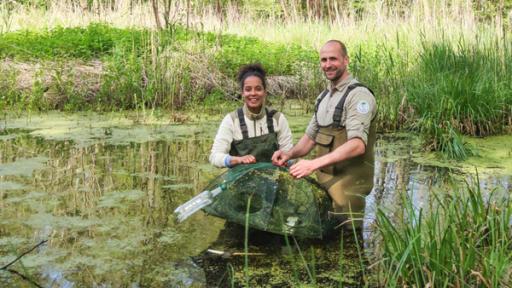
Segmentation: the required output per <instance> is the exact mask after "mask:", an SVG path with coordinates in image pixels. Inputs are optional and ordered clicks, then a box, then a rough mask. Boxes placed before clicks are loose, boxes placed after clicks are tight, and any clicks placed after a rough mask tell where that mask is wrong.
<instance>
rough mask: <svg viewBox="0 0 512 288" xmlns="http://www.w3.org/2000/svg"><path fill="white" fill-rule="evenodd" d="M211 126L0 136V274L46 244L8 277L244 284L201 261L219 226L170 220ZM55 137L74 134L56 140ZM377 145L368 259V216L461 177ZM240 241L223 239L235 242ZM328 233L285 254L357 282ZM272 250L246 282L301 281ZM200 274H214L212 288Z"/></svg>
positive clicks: (279, 250) (196, 175)
mask: <svg viewBox="0 0 512 288" xmlns="http://www.w3.org/2000/svg"><path fill="white" fill-rule="evenodd" d="M62 123H66V122H65V121H64V122H62ZM212 124H213V125H212ZM215 124H216V123H201V124H200V125H189V126H186V125H174V126H173V125H164V126H158V125H157V126H149V125H148V126H144V125H139V126H137V127H131V126H127V127H112V129H111V130H109V133H108V135H106V134H105V133H104V132H102V131H103V130H102V129H105V127H104V125H101V126H100V127H96V128H94V127H92V128H91V126H89V127H88V128H87V131H89V132H88V133H86V135H88V136H87V137H85V138H84V136H83V133H80V132H76V131H79V130H77V129H78V128H77V127H74V128H70V127H68V128H66V129H68V130H66V129H60V130H57V132H58V133H57V132H55V131H53V132H50V131H51V130H48V129H49V128H48V127H44V129H39V130H37V129H36V130H35V131H33V130H13V129H11V130H9V129H6V130H4V131H3V132H2V135H0V136H1V138H0V209H1V210H0V265H1V264H3V263H8V262H9V261H11V260H13V259H14V258H15V257H16V256H17V255H19V254H20V253H21V251H24V250H26V249H27V248H30V247H31V246H33V245H35V244H36V243H38V241H40V240H41V239H49V243H48V245H47V246H46V247H45V248H44V249H40V250H39V251H37V252H36V253H31V254H29V255H27V256H25V257H23V259H22V260H21V262H20V263H18V264H16V265H18V266H16V267H17V268H18V269H19V268H20V267H21V264H23V266H24V267H25V268H26V270H24V271H27V272H28V273H30V275H31V276H32V277H33V278H35V279H40V280H41V282H40V283H46V285H47V286H48V287H71V286H73V285H76V286H78V287H82V286H86V287H90V286H100V287H101V286H106V287H109V286H112V287H118V286H131V287H147V286H157V287H158V286H167V287H173V286H179V285H199V286H203V285H206V284H205V283H204V282H207V283H217V284H218V283H226V282H222V281H227V280H226V279H228V277H227V274H225V273H227V272H226V271H227V270H226V269H225V268H226V265H227V264H228V263H229V264H230V265H231V267H233V271H232V277H235V278H236V277H238V278H236V279H241V280H242V281H243V279H244V275H243V266H244V262H243V257H238V258H234V259H230V260H226V259H218V258H208V257H207V256H205V255H204V251H205V250H206V249H207V248H209V247H210V248H211V247H212V246H214V245H215V243H219V242H222V241H220V240H222V237H225V236H226V235H223V234H222V233H223V232H221V231H224V230H225V229H224V221H222V220H219V219H216V218H213V217H207V216H205V215H204V214H202V213H197V214H196V215H194V216H193V217H191V218H190V219H189V220H187V221H186V222H184V223H182V224H180V225H177V224H176V223H175V221H174V217H173V215H172V211H173V210H174V209H175V208H176V207H177V206H178V205H180V204H181V203H183V202H185V201H186V200H188V199H190V198H191V197H192V196H194V195H195V194H197V193H198V192H199V191H200V190H201V188H203V187H204V186H206V183H208V182H209V180H211V179H212V178H213V177H214V176H215V175H217V174H219V173H220V170H217V169H214V168H212V167H211V166H210V165H209V164H207V157H208V154H209V150H210V146H211V141H212V140H211V139H212V138H213V134H214V132H215V128H214V126H215ZM66 125H67V124H66ZM78 126H84V125H83V124H80V125H78ZM45 129H46V130H45ZM95 129H96V130H95ZM59 131H64V132H62V133H61V132H59ZM65 131H75V132H73V133H74V134H73V133H71V134H70V135H71V136H70V138H69V139H67V138H65V135H68V134H66V133H65ZM59 133H60V134H59ZM46 134H48V135H46ZM77 137H79V138H77ZM132 140H133V141H132ZM377 145H378V146H377V149H376V153H377V155H376V160H377V161H376V164H375V165H376V166H375V171H376V173H375V184H376V185H375V188H374V190H373V192H372V193H371V194H370V195H369V196H368V197H367V209H366V220H365V230H364V234H363V236H364V239H365V243H366V247H367V249H368V250H372V249H374V247H372V246H371V245H370V244H372V243H373V244H374V243H376V241H374V238H375V233H373V231H374V230H373V227H374V219H375V212H376V209H377V207H380V208H382V209H385V210H386V211H387V213H390V215H392V216H394V217H402V216H403V215H398V211H400V209H393V207H397V206H400V205H402V201H403V199H404V198H403V197H402V196H403V195H404V193H405V194H406V195H407V196H408V197H409V198H410V199H412V202H413V205H414V207H417V208H418V209H419V208H422V207H426V205H428V202H429V196H430V193H431V191H433V190H436V189H443V187H446V186H447V185H451V186H453V187H457V185H458V186H459V187H460V185H462V184H463V183H464V180H468V179H469V178H467V177H466V176H465V175H464V174H461V175H458V174H457V171H451V170H449V169H447V168H439V167H432V166H424V165H421V164H417V163H416V162H414V161H413V158H412V154H413V153H414V152H415V151H417V150H418V149H419V147H418V145H417V143H416V142H415V140H414V138H413V137H408V136H396V135H395V136H385V137H384V136H382V137H380V139H379V141H378V142H377ZM468 181H469V180H468ZM480 186H481V187H482V189H483V190H484V191H489V190H490V189H494V188H495V187H499V189H502V190H503V191H506V192H507V191H510V190H511V188H512V187H511V184H510V176H499V177H496V176H493V175H481V177H480ZM393 213H395V214H397V215H393ZM233 231H236V229H235V230H230V233H233ZM239 232H240V231H239ZM242 233H243V232H240V233H237V234H236V235H232V238H234V239H241V235H243V234H242ZM335 234H337V235H335V237H334V238H333V239H331V240H329V241H327V240H324V241H310V242H300V241H299V242H298V243H297V244H298V245H299V246H296V245H295V244H294V243H293V241H292V239H290V241H291V244H290V246H292V247H293V249H295V250H296V249H298V248H297V247H300V249H302V252H303V256H304V257H305V259H306V260H307V261H306V262H308V263H310V262H311V261H313V262H314V263H316V264H315V265H316V266H315V269H316V270H315V273H316V276H315V277H316V278H315V279H316V281H318V282H317V284H319V285H324V286H330V285H334V284H335V283H338V282H340V281H343V282H344V283H346V284H347V285H351V284H354V283H358V281H360V280H361V278H362V274H361V273H362V271H361V269H360V268H361V267H360V263H361V261H360V258H361V255H358V253H357V249H356V247H355V245H358V244H361V243H354V240H353V238H352V237H350V234H347V233H345V234H341V233H335ZM219 236H220V238H219ZM341 237H344V238H341ZM219 239H220V240H219ZM341 239H343V241H344V245H345V248H344V249H341V247H340V240H341ZM254 240H256V239H254ZM283 241H284V240H283V239H280V240H278V241H277V242H275V243H276V244H275V245H267V244H268V243H267V244H263V245H260V246H258V245H256V244H255V242H254V241H253V242H252V244H254V245H253V246H251V249H252V250H251V251H258V249H260V250H264V251H265V253H266V255H268V257H265V258H259V259H252V258H251V260H250V264H251V267H252V269H253V272H252V273H253V274H252V277H253V280H254V279H256V280H254V281H256V284H257V283H258V282H257V281H268V283H274V284H276V285H278V284H279V285H286V283H288V284H290V282H289V281H291V278H293V277H290V275H291V274H292V272H293V273H299V274H300V275H299V277H303V278H304V279H305V281H308V280H307V279H308V276H307V273H306V272H307V271H306V270H305V269H304V268H305V267H308V266H307V265H303V262H304V261H303V260H301V259H298V258H297V259H290V258H293V257H296V256H297V254H295V256H292V255H291V254H290V253H289V251H288V250H287V249H289V248H290V246H288V245H287V244H286V243H284V242H283ZM234 247H236V248H237V249H241V247H243V246H240V245H238V246H236V245H235V246H234ZM214 248H217V247H214ZM265 249H266V250H265ZM295 252H297V251H295ZM191 256H193V257H194V258H195V260H198V259H199V260H198V261H199V262H201V263H202V268H203V269H204V268H205V266H204V265H209V266H210V267H214V268H215V267H216V268H219V269H220V268H222V269H223V270H222V269H220V270H222V271H221V272H219V271H220V270H219V271H217V270H215V271H213V270H210V271H206V276H205V275H204V274H201V272H202V269H198V267H197V266H195V265H196V263H197V262H198V261H196V262H191V260H190V257H191ZM203 256H205V257H203ZM198 257H199V258H198ZM212 259H213V260H212ZM343 259H344V260H343ZM205 263H206V264H205ZM294 263H295V264H294ZM294 265H298V266H300V267H295V268H294V267H293V266H294ZM269 267H272V268H269ZM340 269H342V270H343V273H340ZM206 270H208V269H206ZM212 271H213V272H212ZM294 271H295V272H294ZM203 273H204V272H203ZM216 273H217V274H216ZM218 273H224V274H223V275H219V274H218ZM301 273H302V274H301ZM304 275H306V276H304ZM208 277H217V279H215V280H216V281H217V282H211V281H210V280H211V279H209V278H208ZM258 277H260V278H258ZM221 278H222V279H224V280H222V279H221ZM258 279H259V280H258ZM219 281H220V282H219ZM287 281H288V282H287ZM2 282H3V283H4V284H5V285H3V286H17V285H20V284H22V283H23V282H21V280H20V279H18V278H13V276H12V275H6V273H2V274H0V284H2ZM187 283H188V284H187ZM217 284H208V286H215V285H217ZM0 286H2V285H0Z"/></svg>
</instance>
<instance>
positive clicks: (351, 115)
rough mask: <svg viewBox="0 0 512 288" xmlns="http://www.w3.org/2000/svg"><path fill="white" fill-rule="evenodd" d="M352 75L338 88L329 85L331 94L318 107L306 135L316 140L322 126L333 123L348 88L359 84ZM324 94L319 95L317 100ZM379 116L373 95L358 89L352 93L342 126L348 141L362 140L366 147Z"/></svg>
mask: <svg viewBox="0 0 512 288" xmlns="http://www.w3.org/2000/svg"><path fill="white" fill-rule="evenodd" d="M358 82H359V81H357V80H356V79H355V78H354V77H352V75H349V77H347V78H346V79H344V80H342V81H341V82H340V83H338V84H337V85H336V86H332V84H330V85H329V88H328V90H329V93H328V94H327V95H326V96H325V97H324V99H323V100H322V102H320V104H319V106H318V111H317V113H316V117H315V115H313V117H312V118H311V121H309V125H308V128H307V129H306V135H308V136H309V138H311V139H313V140H314V139H315V138H316V134H317V133H318V130H319V128H320V126H329V125H331V124H332V122H333V119H332V117H333V115H334V110H335V107H336V105H338V103H339V102H340V100H341V98H342V97H343V95H344V94H345V91H346V89H347V87H348V86H350V85H351V84H354V83H358ZM321 95H322V94H320V95H318V97H317V99H318V98H320V97H321ZM376 114H377V104H376V102H375V97H374V96H373V95H372V93H371V92H370V91H369V90H368V89H366V88H364V87H357V88H354V89H353V90H352V92H350V94H349V95H348V96H347V99H346V100H345V104H344V106H343V113H342V116H341V126H342V127H345V128H346V129H347V140H348V139H352V138H360V139H361V140H363V142H364V144H365V145H366V144H367V142H368V133H369V131H370V124H371V121H372V119H373V118H374V117H375V115H376Z"/></svg>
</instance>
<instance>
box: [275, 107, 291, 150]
mask: <svg viewBox="0 0 512 288" xmlns="http://www.w3.org/2000/svg"><path fill="white" fill-rule="evenodd" d="M279 114H280V116H279V121H278V127H279V133H277V142H279V149H280V150H283V151H288V150H290V149H292V147H293V137H292V131H291V130H290V126H289V125H288V120H286V117H284V115H283V113H279Z"/></svg>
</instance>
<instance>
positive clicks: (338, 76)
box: [324, 68, 345, 83]
mask: <svg viewBox="0 0 512 288" xmlns="http://www.w3.org/2000/svg"><path fill="white" fill-rule="evenodd" d="M344 73H345V69H343V68H340V69H337V70H336V74H335V75H334V77H333V78H332V79H329V78H327V74H326V73H324V75H325V77H326V78H327V79H328V80H329V81H331V82H332V83H337V82H338V81H339V80H340V79H341V76H343V74H344Z"/></svg>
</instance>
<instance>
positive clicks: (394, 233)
mask: <svg viewBox="0 0 512 288" xmlns="http://www.w3.org/2000/svg"><path fill="white" fill-rule="evenodd" d="M479 187H480V186H479V182H478V178H477V179H476V182H475V183H473V184H469V183H468V184H467V187H466V189H464V191H462V192H456V193H450V194H439V193H434V194H432V200H431V203H430V205H429V208H428V210H427V209H421V208H419V209H418V208H416V207H414V206H413V204H412V201H411V199H409V198H408V197H407V196H406V195H404V196H403V198H404V199H403V200H404V206H403V208H402V210H400V211H399V213H398V214H399V215H400V219H395V218H392V217H391V216H389V213H388V211H384V210H382V209H380V210H379V211H378V213H377V226H378V229H379V234H380V235H381V236H382V249H383V251H382V259H383V261H382V262H381V263H380V265H382V267H381V268H382V271H383V276H384V280H383V283H381V285H384V286H386V287H397V286H416V287H425V286H435V287H451V286H453V285H455V286H458V287H476V286H486V287H502V286H508V285H510V282H509V281H510V279H508V277H509V276H508V273H509V271H510V269H511V266H510V260H511V257H512V253H511V249H510V248H511V247H512V246H511V244H512V235H511V233H510V227H509V226H510V219H511V216H512V208H511V206H510V204H511V202H510V197H509V196H508V195H499V194H498V193H496V192H492V193H490V195H484V194H483V193H482V191H481V190H480V188H479ZM395 214H396V213H395Z"/></svg>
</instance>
